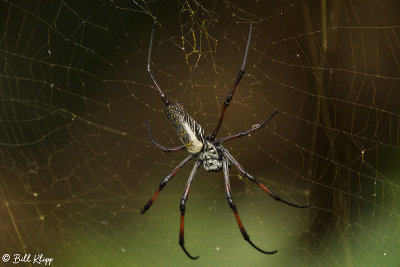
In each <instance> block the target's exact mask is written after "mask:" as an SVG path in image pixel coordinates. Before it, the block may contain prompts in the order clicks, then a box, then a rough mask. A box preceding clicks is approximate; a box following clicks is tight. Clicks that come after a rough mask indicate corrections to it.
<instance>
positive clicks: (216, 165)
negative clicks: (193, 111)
mask: <svg viewBox="0 0 400 267" xmlns="http://www.w3.org/2000/svg"><path fill="white" fill-rule="evenodd" d="M155 26H156V23H154V25H153V31H152V33H151V37H150V48H149V55H148V61H147V71H148V73H149V75H150V78H151V80H152V81H153V83H154V85H155V86H156V87H157V89H158V92H159V93H160V96H161V99H162V101H163V102H164V104H165V106H166V107H167V110H166V114H167V117H168V118H169V119H170V121H171V122H172V125H173V126H174V127H175V130H176V133H177V134H178V137H179V139H180V140H181V141H182V143H183V145H182V146H178V147H173V148H166V147H164V146H162V145H160V144H159V143H157V142H156V141H155V140H154V138H153V135H152V134H151V131H150V127H149V124H148V122H147V121H146V127H147V130H148V132H149V135H150V139H151V142H152V143H153V144H154V145H156V146H157V147H159V148H160V149H161V150H162V151H164V152H175V151H179V150H183V149H185V148H186V149H187V151H188V152H189V153H190V154H189V156H187V157H186V158H185V159H184V160H183V161H182V162H181V163H179V164H178V166H176V167H175V169H174V170H173V171H172V172H171V173H170V174H168V175H167V176H166V177H165V178H164V179H163V180H162V181H161V183H160V185H159V186H158V189H157V191H156V192H155V193H154V195H153V197H152V198H151V199H150V200H149V201H148V202H147V203H146V205H144V207H143V209H142V210H141V213H142V214H143V213H145V212H146V210H148V209H149V208H150V206H151V204H153V202H154V200H155V199H156V198H157V196H158V194H159V193H160V191H161V190H162V189H163V188H164V186H165V185H166V184H167V183H168V182H169V181H170V180H171V179H172V177H174V176H175V175H176V174H177V173H178V171H179V170H180V169H181V168H182V167H183V166H184V165H185V164H186V163H188V162H189V161H190V160H192V159H193V158H196V157H197V158H198V159H197V161H196V163H195V165H194V167H193V170H192V172H191V173H190V176H189V179H188V181H187V183H186V188H185V190H184V192H183V194H182V197H181V201H180V206H179V208H180V211H181V224H180V231H179V245H180V246H181V247H182V249H183V251H184V252H185V253H186V255H187V256H188V257H189V258H191V259H197V258H198V256H197V257H193V256H192V255H190V254H189V252H188V251H187V250H186V248H185V246H184V243H185V242H184V228H183V226H184V218H185V205H186V201H187V198H188V196H189V191H190V187H191V185H192V182H193V178H194V175H195V174H196V172H197V169H198V168H199V166H200V164H203V167H204V169H205V170H206V171H220V170H223V172H224V180H225V193H226V198H227V200H228V204H229V207H230V208H231V209H232V211H233V213H234V214H235V218H236V221H237V223H238V226H239V229H240V232H241V233H242V236H243V238H244V239H245V240H246V241H247V242H249V244H250V245H252V246H253V247H254V248H255V249H257V250H258V251H260V252H262V253H265V254H274V253H276V252H277V250H274V251H265V250H262V249H260V248H259V247H257V246H256V245H254V244H253V242H252V241H251V240H250V237H249V235H248V234H247V232H246V230H245V229H244V227H243V224H242V221H241V220H240V218H239V214H238V211H237V209H236V205H235V203H234V202H233V198H232V195H231V189H230V184H229V169H228V167H229V165H230V164H233V165H234V166H235V167H236V168H237V169H238V170H239V171H240V172H241V173H242V174H243V175H244V176H245V177H246V178H247V179H249V180H250V181H251V182H254V183H256V184H257V185H258V186H259V187H260V188H261V189H262V190H264V191H265V192H266V193H268V194H269V195H270V196H271V197H273V198H274V199H275V200H277V201H281V202H283V203H285V204H287V205H290V206H293V207H296V208H307V207H309V206H310V205H304V206H300V205H297V204H293V203H291V202H288V201H286V200H283V199H282V198H281V197H280V196H279V195H277V194H275V193H274V192H272V191H270V190H269V189H268V188H267V187H266V186H265V185H264V184H262V183H261V182H260V181H259V180H258V179H257V178H255V177H254V176H252V175H251V174H249V173H248V172H247V171H246V170H245V169H244V168H243V167H242V165H240V164H239V162H237V160H236V159H235V158H234V157H233V156H232V155H231V154H230V153H229V152H228V150H226V149H225V148H224V147H223V146H222V143H223V142H227V141H229V140H232V139H236V138H240V137H243V136H246V135H248V134H249V133H251V132H254V131H257V130H259V129H261V128H262V127H263V126H264V125H265V124H267V122H268V121H269V120H271V119H272V118H273V117H274V116H275V115H276V113H277V112H278V111H277V110H275V111H274V112H273V113H272V114H271V115H270V116H269V117H268V118H267V119H266V120H264V121H263V122H261V123H259V124H255V125H253V127H252V128H250V129H248V130H246V131H243V132H240V133H238V134H235V135H232V136H227V137H224V138H221V139H216V136H217V133H218V130H219V128H220V127H221V123H222V120H223V118H224V115H225V111H226V110H227V108H228V107H229V104H230V102H231V100H232V97H233V93H234V92H235V90H236V87H237V86H238V84H239V82H240V80H241V79H242V77H243V75H244V67H245V64H246V59H247V53H248V50H249V46H250V39H251V32H252V25H251V24H250V31H249V37H248V38H247V46H246V51H245V54H244V59H243V64H242V68H241V69H240V71H239V73H238V75H237V77H236V80H235V83H234V85H233V87H232V89H231V91H230V92H229V93H228V95H227V96H226V99H225V102H224V106H223V107H222V110H221V114H220V117H219V120H218V123H217V126H216V128H215V129H214V131H213V132H212V133H211V134H210V135H208V136H207V137H204V131H203V128H202V127H201V126H200V124H198V123H197V122H196V121H195V120H194V119H192V118H191V117H190V116H189V115H188V114H187V112H186V111H185V110H184V108H183V105H182V104H180V103H176V104H174V105H171V104H170V103H169V101H168V100H167V98H166V96H165V94H164V92H163V91H162V90H161V88H160V86H159V85H158V83H157V82H156V80H155V78H154V76H153V73H152V71H151V68H150V56H151V47H152V44H153V36H154V30H155Z"/></svg>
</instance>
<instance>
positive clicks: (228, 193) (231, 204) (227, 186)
mask: <svg viewBox="0 0 400 267" xmlns="http://www.w3.org/2000/svg"><path fill="white" fill-rule="evenodd" d="M223 168H224V179H225V192H226V199H227V200H228V203H229V207H230V208H231V209H232V211H233V213H234V214H235V218H236V221H237V223H238V225H239V229H240V232H241V233H242V235H243V238H244V240H246V241H247V242H249V243H250V245H252V246H253V248H255V249H257V250H258V251H260V252H262V253H264V254H275V253H276V252H277V250H274V251H265V250H262V249H260V248H259V247H257V246H256V245H254V244H253V242H251V240H250V237H249V235H248V234H247V232H246V230H245V229H244V227H243V224H242V221H241V220H240V218H239V214H238V211H237V209H236V205H235V203H234V202H233V199H232V195H231V186H230V183H229V170H228V160H227V159H226V158H224V160H223Z"/></svg>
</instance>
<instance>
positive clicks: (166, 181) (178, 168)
mask: <svg viewBox="0 0 400 267" xmlns="http://www.w3.org/2000/svg"><path fill="white" fill-rule="evenodd" d="M194 157H195V155H194V154H190V155H189V156H188V157H186V158H185V159H184V160H183V161H182V162H181V163H179V164H178V166H176V167H175V169H174V170H173V171H172V172H171V173H170V174H168V175H167V176H166V177H165V178H164V179H163V180H162V181H161V183H160V185H159V186H158V189H157V191H156V192H155V193H154V194H153V196H152V198H151V199H150V200H149V201H147V203H146V205H144V207H143V208H142V210H141V211H140V213H141V214H143V213H145V212H146V211H147V210H148V209H149V208H150V206H151V204H153V202H154V200H155V199H156V198H157V196H158V194H159V193H160V191H161V190H162V189H163V188H164V186H165V185H166V184H167V183H168V182H169V181H170V180H171V179H172V177H174V176H175V174H177V173H178V171H180V169H181V168H182V167H183V166H184V165H185V164H186V163H188V161H190V160H191V159H192V158H194Z"/></svg>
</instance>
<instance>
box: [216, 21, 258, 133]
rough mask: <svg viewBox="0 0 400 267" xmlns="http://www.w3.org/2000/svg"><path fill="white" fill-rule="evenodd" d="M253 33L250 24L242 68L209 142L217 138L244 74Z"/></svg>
mask: <svg viewBox="0 0 400 267" xmlns="http://www.w3.org/2000/svg"><path fill="white" fill-rule="evenodd" d="M252 31H253V25H252V24H250V30H249V36H248V38H247V46H246V52H245V53H244V58H243V63H242V68H241V69H240V71H239V73H238V75H237V76H236V80H235V82H234V84H233V87H232V89H231V91H230V92H229V94H228V95H227V96H226V99H225V102H224V106H223V107H222V110H221V114H220V116H219V120H218V124H217V127H216V128H215V130H214V131H213V132H212V134H211V135H210V138H211V140H214V139H215V137H216V136H217V133H218V131H219V128H220V127H221V123H222V120H223V118H224V115H225V111H226V110H227V109H228V107H229V104H230V103H231V100H232V97H233V93H234V92H235V90H236V87H237V86H238V84H239V82H240V80H241V79H242V77H243V75H244V72H245V69H244V67H245V65H246V61H247V54H248V52H249V47H250V40H251V33H252Z"/></svg>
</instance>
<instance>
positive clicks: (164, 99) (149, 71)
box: [147, 21, 169, 107]
mask: <svg viewBox="0 0 400 267" xmlns="http://www.w3.org/2000/svg"><path fill="white" fill-rule="evenodd" d="M156 25H157V22H156V21H155V22H154V24H153V29H152V31H151V37H150V45H149V55H148V57H147V72H148V73H149V75H150V78H151V80H152V81H153V83H154V85H155V86H156V87H157V89H158V92H159V93H160V96H161V99H162V101H163V102H164V104H165V105H166V106H167V107H168V106H169V101H168V100H167V97H166V96H165V94H164V92H163V91H162V90H161V88H160V86H159V85H158V83H157V81H156V79H155V78H154V75H153V72H152V71H151V67H150V66H151V48H152V46H153V37H154V31H155V29H156Z"/></svg>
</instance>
